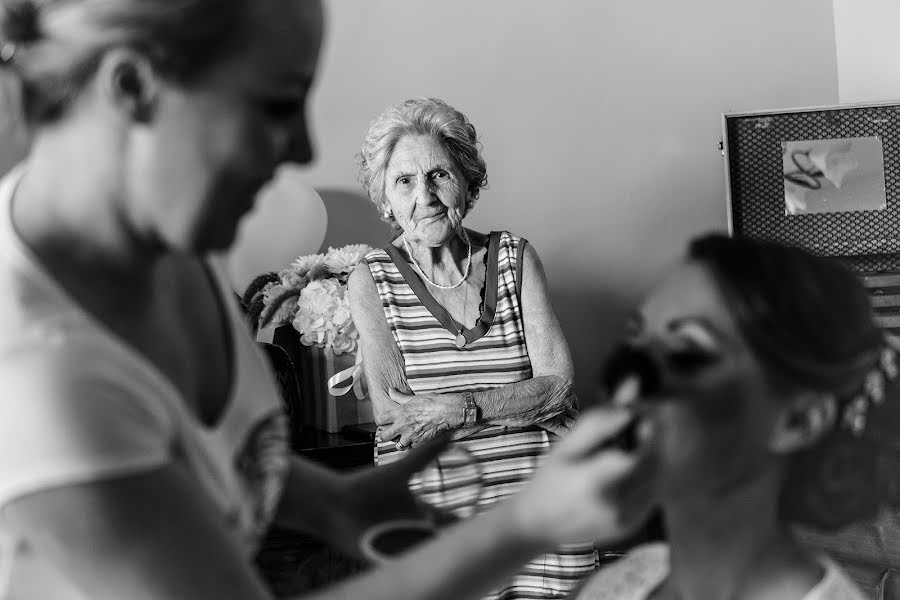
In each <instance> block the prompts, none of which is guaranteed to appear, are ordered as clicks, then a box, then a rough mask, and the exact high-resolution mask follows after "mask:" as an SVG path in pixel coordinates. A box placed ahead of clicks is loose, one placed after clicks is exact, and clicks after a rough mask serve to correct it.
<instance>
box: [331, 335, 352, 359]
mask: <svg viewBox="0 0 900 600" xmlns="http://www.w3.org/2000/svg"><path fill="white" fill-rule="evenodd" d="M331 348H332V350H333V351H334V353H335V354H344V353H346V352H353V351H354V350H356V338H355V337H351V336H349V335H338V336H337V337H335V338H334V344H333V345H332V347H331Z"/></svg>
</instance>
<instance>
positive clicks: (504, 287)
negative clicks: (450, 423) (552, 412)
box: [366, 232, 597, 600]
mask: <svg viewBox="0 0 900 600" xmlns="http://www.w3.org/2000/svg"><path fill="white" fill-rule="evenodd" d="M526 243H527V242H526V240H524V239H522V238H520V237H516V236H514V235H512V234H510V233H508V232H502V233H501V232H492V233H491V235H490V238H489V243H488V250H487V257H486V271H487V272H486V276H485V290H484V304H483V307H482V313H481V317H480V318H479V320H478V322H477V324H476V325H475V326H474V327H473V328H471V329H465V328H463V329H462V334H463V335H464V336H465V338H466V344H465V346H464V347H463V348H457V346H456V343H455V340H456V336H457V333H458V332H459V326H458V325H457V324H456V323H455V321H454V320H453V318H452V317H450V315H449V313H447V311H446V310H444V309H443V307H442V306H441V305H440V304H439V303H438V302H437V301H436V300H435V299H434V298H433V297H432V296H431V294H430V293H429V292H428V290H427V289H426V287H425V284H424V283H423V282H422V280H421V279H420V278H419V277H418V275H416V273H415V272H414V271H413V270H412V268H411V267H410V265H409V263H407V262H406V261H405V260H404V259H403V257H402V256H401V255H400V254H399V252H398V251H397V249H396V248H394V246H393V245H389V246H387V247H386V248H385V249H384V250H373V251H371V252H369V253H368V254H367V255H366V261H367V262H368V265H369V270H370V271H371V272H372V277H373V279H374V280H375V285H376V288H377V290H378V294H379V296H380V297H381V302H382V307H383V309H384V316H385V318H386V319H387V322H388V323H389V324H390V328H391V332H392V334H393V336H394V341H395V342H396V343H397V345H398V346H399V348H400V351H401V353H402V355H403V359H404V362H405V365H404V368H405V373H406V378H407V381H408V383H409V386H410V388H411V389H412V391H413V392H414V393H417V394H424V393H428V392H461V391H465V390H470V391H473V392H477V391H481V390H485V389H490V388H496V387H500V386H503V385H508V384H511V383H516V382H519V381H522V380H525V379H529V378H530V377H531V376H532V373H531V361H530V359H529V357H528V349H527V347H526V344H525V329H524V325H523V322H522V311H521V308H520V305H519V289H520V286H521V265H522V253H523V251H524V248H525V244H526ZM554 439H556V436H555V435H553V434H550V433H548V432H547V431H545V430H543V429H540V428H539V427H536V426H532V427H524V428H523V427H504V426H491V427H488V428H487V429H484V430H483V431H480V432H478V433H476V434H474V435H472V436H470V437H467V438H464V439H461V440H458V441H455V442H452V445H453V446H456V447H462V448H464V449H465V450H466V451H467V452H468V454H467V456H468V457H469V460H470V461H473V462H474V463H475V464H476V468H477V469H478V471H480V473H479V474H478V475H480V477H481V486H480V490H479V487H478V486H477V484H476V486H475V488H474V489H475V492H474V493H473V492H472V489H473V488H472V486H471V485H468V486H466V481H465V479H466V477H456V478H454V476H453V475H452V474H449V473H448V474H445V475H444V477H443V478H439V479H438V481H437V482H435V481H433V480H432V478H428V481H427V482H423V481H421V480H419V481H416V480H415V479H414V480H413V481H412V482H411V484H410V485H411V487H413V488H416V487H418V488H419V489H420V491H422V492H423V493H422V494H421V495H422V496H423V497H427V498H428V501H429V503H431V504H432V505H434V506H436V507H438V508H442V509H445V510H449V511H451V512H454V514H457V515H460V514H463V513H460V512H457V511H458V509H460V508H469V509H470V511H471V510H474V512H482V511H483V510H485V509H486V508H487V507H489V506H490V505H492V504H494V503H495V502H498V501H500V500H502V499H503V498H506V497H508V496H510V495H511V494H514V493H516V492H517V491H519V490H520V489H521V488H522V486H523V485H524V484H525V482H526V481H528V480H529V479H530V478H531V476H532V474H533V473H534V470H535V468H536V467H537V466H538V464H539V463H540V462H541V457H542V456H543V455H545V454H546V453H547V450H548V449H549V448H550V445H551V444H552V443H553V440H554ZM452 454H453V452H452V451H451V452H450V453H449V454H448V455H447V456H451V455H452ZM401 456H402V454H401V453H400V452H399V451H397V450H396V447H395V445H394V443H393V442H382V443H379V444H378V445H377V447H376V462H377V464H379V465H385V464H389V463H391V462H393V461H394V460H397V459H399V458H400V457H401ZM470 479H471V478H470ZM458 481H462V483H461V487H456V488H455V487H454V484H455V483H457V482H458ZM470 483H471V482H470ZM423 488H424V490H423ZM466 490H468V492H467V491H466ZM454 492H457V493H454ZM466 504H468V506H465V505H466ZM596 567H597V555H596V552H595V551H594V548H593V545H592V544H590V543H583V544H570V545H567V546H565V547H562V548H560V549H558V551H556V552H554V553H552V554H546V555H544V556H541V557H539V558H537V559H535V560H533V561H532V562H530V563H529V564H528V565H526V566H525V567H524V568H523V570H521V571H520V572H519V573H518V574H517V575H515V576H514V577H513V578H512V579H511V580H509V581H507V582H506V583H505V584H504V585H503V586H501V587H500V588H498V589H497V590H495V591H494V592H493V593H492V594H491V595H489V596H487V598H490V599H496V600H513V599H516V598H523V599H524V598H563V597H565V596H566V594H567V592H568V591H569V590H571V589H572V588H573V587H574V586H575V584H576V583H577V581H578V580H580V579H582V578H584V577H586V576H587V575H589V574H590V573H592V572H593V571H594V570H595V569H596Z"/></svg>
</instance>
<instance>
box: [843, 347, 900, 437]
mask: <svg viewBox="0 0 900 600" xmlns="http://www.w3.org/2000/svg"><path fill="white" fill-rule="evenodd" d="M898 351H900V339H898V338H896V337H894V336H891V335H886V336H885V345H884V347H883V348H882V349H881V355H880V356H879V358H878V362H877V363H876V364H875V366H874V367H872V369H871V370H870V371H869V373H868V374H867V375H866V378H865V380H864V381H863V384H862V389H861V390H860V391H859V393H858V394H857V395H856V396H854V397H853V399H852V400H851V401H850V402H849V403H848V404H847V406H846V407H844V413H843V424H844V425H845V426H846V427H847V428H848V429H850V431H852V432H853V434H854V435H861V434H862V432H863V431H864V430H865V428H866V424H867V422H868V411H869V407H870V406H872V405H874V406H880V405H881V404H883V403H884V401H885V398H886V388H887V384H888V382H889V381H891V380H893V379H896V378H897V376H898V374H900V367H898V365H897V352H898Z"/></svg>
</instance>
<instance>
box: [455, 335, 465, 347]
mask: <svg viewBox="0 0 900 600" xmlns="http://www.w3.org/2000/svg"><path fill="white" fill-rule="evenodd" d="M465 345H466V336H464V335H463V334H461V333H458V334H457V335H456V347H457V348H463V347H464V346H465Z"/></svg>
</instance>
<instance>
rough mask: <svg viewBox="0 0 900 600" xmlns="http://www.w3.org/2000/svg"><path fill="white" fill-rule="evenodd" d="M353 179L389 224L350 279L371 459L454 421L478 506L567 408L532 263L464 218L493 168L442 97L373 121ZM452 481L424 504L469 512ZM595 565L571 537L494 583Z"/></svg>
mask: <svg viewBox="0 0 900 600" xmlns="http://www.w3.org/2000/svg"><path fill="white" fill-rule="evenodd" d="M360 180H361V182H362V184H363V186H364V187H365V189H366V191H367V192H368V195H369V198H370V199H371V200H372V202H373V203H374V204H375V207H376V208H377V210H378V211H379V212H380V213H381V215H382V217H383V219H384V220H385V221H387V222H388V223H390V224H391V226H392V227H393V228H394V230H395V232H396V234H397V235H396V237H395V238H394V240H393V241H392V242H391V243H390V244H388V245H387V246H386V247H385V248H384V249H383V250H375V251H373V252H370V253H369V254H368V255H367V256H366V263H367V264H368V268H359V269H356V270H355V271H354V273H353V274H352V276H351V279H350V284H349V289H350V294H351V297H350V302H351V309H352V311H353V317H354V321H355V323H356V325H357V327H358V329H359V332H360V346H361V348H362V353H363V356H364V357H365V370H366V375H367V377H368V381H369V391H370V395H371V397H372V401H373V406H374V409H375V418H376V420H377V422H378V423H379V425H380V426H381V427H380V432H379V437H380V440H381V442H380V443H379V444H378V446H377V454H378V464H379V465H384V464H388V463H390V462H392V461H394V460H395V459H396V458H398V457H399V456H400V451H402V450H405V449H407V448H409V447H410V446H415V445H417V444H420V443H422V442H423V441H425V440H427V439H429V438H431V437H432V436H434V435H435V434H437V433H439V432H441V431H446V430H453V431H455V435H456V438H457V439H458V441H457V442H455V444H456V445H457V446H459V447H461V448H463V449H464V450H465V451H466V452H467V453H468V456H469V457H470V459H471V460H472V461H475V462H476V463H478V464H479V467H480V469H481V470H482V471H483V476H482V488H481V490H480V494H479V498H478V499H477V506H476V507H474V508H475V509H476V510H481V509H483V508H485V507H487V506H489V505H491V504H493V503H495V502H497V501H498V500H500V499H502V498H504V497H506V496H509V495H510V494H513V493H515V492H516V491H517V490H519V489H520V487H521V486H522V484H523V483H524V482H525V481H526V480H527V479H528V478H529V477H530V476H531V474H532V473H533V471H534V469H535V466H536V465H537V463H538V461H539V460H540V457H541V456H542V455H543V454H544V453H546V451H547V450H548V448H549V447H550V444H551V443H552V441H553V440H554V438H555V437H556V435H557V434H561V433H564V432H565V431H566V430H567V429H568V427H569V425H570V424H571V422H572V419H573V418H574V416H575V408H576V398H575V394H574V391H573V387H572V376H573V373H572V360H571V357H570V355H569V349H568V347H567V345H566V341H565V339H564V337H563V334H562V331H561V329H560V326H559V323H558V322H557V319H556V316H555V315H554V313H553V309H552V307H551V305H550V299H549V295H548V290H547V282H546V279H545V277H544V272H543V268H542V267H541V262H540V259H539V258H538V255H537V252H535V250H534V248H533V247H532V246H531V245H530V244H528V243H527V242H526V241H525V240H524V239H523V238H521V237H518V236H516V235H513V234H511V233H508V232H492V233H490V234H484V233H480V232H477V231H473V230H470V229H467V228H465V227H464V226H463V220H464V219H465V217H466V216H467V215H468V214H469V213H470V212H471V210H472V208H473V206H474V205H475V201H476V200H477V199H478V195H479V192H480V190H481V188H483V187H484V186H485V185H486V182H487V171H486V166H485V161H484V159H483V158H482V156H481V152H480V150H479V144H478V139H477V137H476V133H475V128H474V127H473V126H472V124H471V123H470V122H469V121H468V120H467V119H466V117H465V116H464V115H463V114H462V113H460V112H459V111H457V110H456V109H454V108H453V107H451V106H449V105H447V104H446V103H444V102H443V101H441V100H437V99H421V100H408V101H406V102H403V103H401V104H399V105H396V106H392V107H390V108H388V109H387V110H386V111H385V112H384V113H382V114H381V115H380V116H379V117H378V118H376V119H375V121H374V122H373V123H372V124H371V126H370V128H369V131H368V133H367V134H366V137H365V141H364V143H363V146H362V152H361V159H360ZM450 485H452V484H450ZM450 485H448V486H442V483H440V482H439V483H438V486H437V489H429V490H428V491H429V495H430V497H431V499H432V502H436V503H437V504H438V506H445V507H451V506H452V507H453V508H455V509H459V508H465V507H464V506H463V507H460V506H459V504H460V502H462V503H463V504H465V500H464V496H465V492H464V490H463V489H456V490H455V492H456V493H455V494H454V489H451V487H450ZM461 498H462V499H461ZM595 564H596V555H595V552H594V550H593V547H592V545H591V544H582V545H576V546H572V547H567V548H566V549H565V551H564V552H561V553H558V554H548V555H546V556H542V557H541V558H540V559H538V560H537V561H534V562H532V563H531V564H529V565H528V566H527V567H526V569H525V570H524V571H523V572H522V573H521V574H520V575H519V576H518V577H516V578H514V579H512V580H511V581H510V582H508V584H507V585H506V586H504V587H503V588H501V589H500V590H498V592H497V593H498V594H499V595H500V597H503V598H518V597H534V596H533V594H535V593H541V594H545V596H544V597H556V596H557V595H561V594H564V593H565V592H566V591H567V590H568V589H569V588H570V585H571V582H572V581H573V579H575V578H577V577H579V576H583V575H586V574H587V573H590V572H591V571H592V570H593V569H594V568H595ZM520 594H521V595H520Z"/></svg>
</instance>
